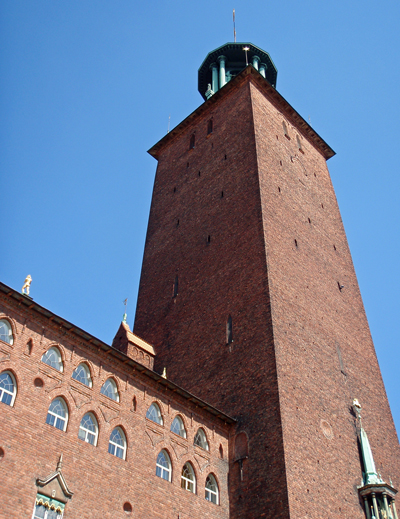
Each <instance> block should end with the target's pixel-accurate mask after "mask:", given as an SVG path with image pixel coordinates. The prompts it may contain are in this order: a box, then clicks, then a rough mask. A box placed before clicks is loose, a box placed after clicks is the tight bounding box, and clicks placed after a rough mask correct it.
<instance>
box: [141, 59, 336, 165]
mask: <svg viewBox="0 0 400 519" xmlns="http://www.w3.org/2000/svg"><path fill="white" fill-rule="evenodd" d="M246 81H253V82H254V83H255V84H256V85H257V86H258V87H259V88H260V90H261V91H262V92H263V93H264V94H265V95H266V97H268V99H269V100H270V101H271V102H272V103H273V104H274V105H275V106H276V107H277V108H278V109H279V110H280V111H281V112H282V114H284V116H285V117H286V118H287V119H288V120H289V121H290V122H292V123H293V125H294V126H296V128H298V130H299V131H300V132H301V133H302V134H303V135H304V137H305V138H306V139H308V140H309V141H310V142H311V143H312V144H313V145H314V146H315V147H316V148H317V149H318V150H319V151H320V153H321V154H322V156H323V157H324V158H325V160H328V159H330V158H331V157H333V156H334V155H335V152H334V151H333V149H332V148H331V147H330V146H329V145H328V144H327V143H326V142H325V141H324V139H322V137H320V135H318V133H317V132H316V131H315V130H314V129H313V128H312V127H311V126H310V125H309V124H308V123H307V121H306V120H305V119H303V117H301V115H300V114H299V113H298V112H297V111H296V110H295V109H294V108H293V107H292V105H290V104H289V103H288V102H287V101H286V99H285V98H284V97H283V96H282V95H281V94H280V93H279V92H278V91H277V90H275V88H274V87H273V86H272V85H271V84H270V83H269V82H268V81H267V80H266V79H265V78H264V77H263V76H262V75H261V74H260V73H259V72H258V71H257V70H256V69H255V68H254V67H253V66H252V65H248V66H247V67H246V68H245V69H243V70H242V72H240V74H238V75H237V76H236V77H235V78H234V79H232V80H231V81H229V83H227V84H226V85H225V86H224V87H223V88H221V89H220V90H218V92H216V93H215V94H214V95H213V96H211V97H210V99H208V100H207V101H205V102H204V103H203V104H201V105H200V106H199V107H198V108H197V109H196V110H195V111H194V112H192V113H191V114H190V115H189V116H188V117H186V119H184V120H183V121H182V122H181V123H180V124H178V126H176V127H175V128H173V129H172V130H171V131H170V132H169V133H167V135H165V136H164V137H163V138H162V139H161V140H159V141H158V142H157V143H156V144H155V145H154V146H152V147H151V148H150V149H149V150H148V153H149V154H150V155H151V156H152V157H154V158H155V159H157V160H158V158H159V156H160V154H161V151H162V150H163V149H164V148H165V147H167V146H168V145H169V144H170V143H171V142H172V141H174V140H175V139H176V138H177V137H178V136H179V135H181V134H182V133H183V132H184V131H185V130H186V128H188V127H189V126H190V125H191V124H192V123H193V122H194V121H195V119H197V118H198V117H199V116H201V115H203V114H204V113H205V112H207V111H208V110H209V109H210V108H211V107H212V106H213V105H214V104H215V103H218V101H219V100H220V99H221V98H222V97H224V96H226V95H227V94H228V93H229V92H231V91H233V90H234V89H236V88H238V87H239V86H240V85H242V84H243V83H244V82H246Z"/></svg>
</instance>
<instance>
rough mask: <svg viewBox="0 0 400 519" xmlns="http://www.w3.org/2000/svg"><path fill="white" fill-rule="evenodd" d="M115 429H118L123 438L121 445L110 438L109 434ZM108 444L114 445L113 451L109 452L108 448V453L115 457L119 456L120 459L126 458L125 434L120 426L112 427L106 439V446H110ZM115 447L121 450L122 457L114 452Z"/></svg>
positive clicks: (115, 450)
mask: <svg viewBox="0 0 400 519" xmlns="http://www.w3.org/2000/svg"><path fill="white" fill-rule="evenodd" d="M116 429H118V431H119V433H120V435H121V438H122V439H123V442H124V445H123V446H121V445H120V444H119V443H116V442H113V441H112V440H111V436H112V434H113V432H114V431H115V430H116ZM110 445H112V446H113V447H114V452H110V450H108V452H109V454H111V455H112V456H115V457H116V458H119V459H121V460H124V459H125V458H126V436H125V433H124V431H123V430H122V429H121V427H114V429H113V430H112V431H111V434H110V438H109V440H108V446H110ZM117 449H120V450H122V457H121V456H117V454H116V452H117Z"/></svg>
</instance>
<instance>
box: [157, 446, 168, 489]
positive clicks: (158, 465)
mask: <svg viewBox="0 0 400 519" xmlns="http://www.w3.org/2000/svg"><path fill="white" fill-rule="evenodd" d="M161 454H162V455H163V456H164V458H165V460H166V462H167V463H168V467H165V466H164V465H161V464H159V463H158V458H159V457H160V455H161ZM157 468H158V469H160V472H161V475H159V474H157ZM164 473H165V474H166V476H167V477H166V478H165V477H164ZM156 476H157V477H159V478H161V479H164V480H165V481H169V482H171V479H172V466H171V459H170V457H169V455H168V452H167V451H166V450H165V449H163V450H161V451H160V452H159V453H158V456H157V460H156Z"/></svg>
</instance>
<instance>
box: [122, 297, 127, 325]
mask: <svg viewBox="0 0 400 519" xmlns="http://www.w3.org/2000/svg"><path fill="white" fill-rule="evenodd" d="M123 303H124V306H125V311H124V316H123V317H122V322H123V323H125V324H126V319H127V317H128V315H127V313H126V307H127V306H128V298H126V299H124V300H123Z"/></svg>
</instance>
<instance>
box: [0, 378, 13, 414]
mask: <svg viewBox="0 0 400 519" xmlns="http://www.w3.org/2000/svg"><path fill="white" fill-rule="evenodd" d="M3 374H6V375H8V376H9V377H10V378H11V382H12V383H13V386H14V387H13V392H12V393H11V391H9V390H8V389H5V388H3V387H0V402H1V403H2V404H5V405H9V406H10V407H13V406H14V402H15V397H16V396H17V383H16V381H15V377H14V375H13V374H12V373H11V371H2V372H1V373H0V375H3ZM4 393H5V394H6V395H11V402H10V403H9V404H7V403H6V402H3V396H4Z"/></svg>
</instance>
